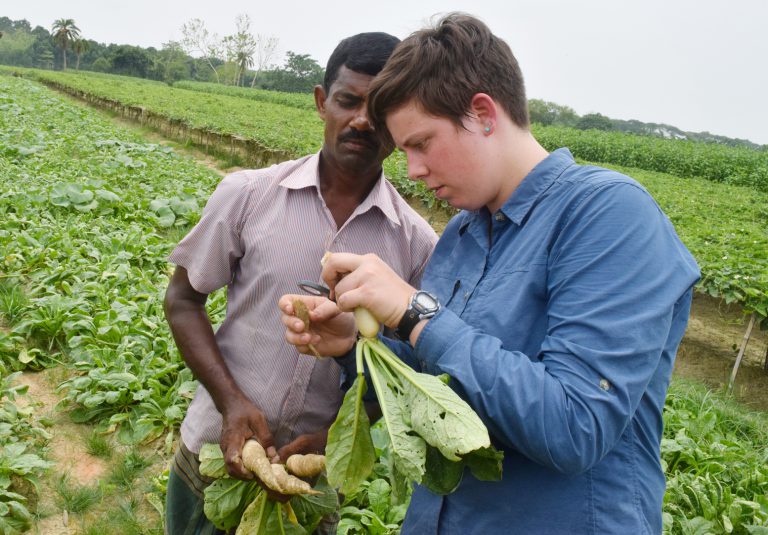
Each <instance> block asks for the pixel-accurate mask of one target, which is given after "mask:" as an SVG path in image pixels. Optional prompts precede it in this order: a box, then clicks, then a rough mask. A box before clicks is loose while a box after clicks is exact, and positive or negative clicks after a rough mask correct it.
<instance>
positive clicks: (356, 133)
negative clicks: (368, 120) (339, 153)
mask: <svg viewBox="0 0 768 535" xmlns="http://www.w3.org/2000/svg"><path fill="white" fill-rule="evenodd" d="M339 141H341V142H342V143H343V142H345V141H359V142H362V143H365V144H367V145H370V146H371V147H375V146H377V145H379V144H380V143H379V138H378V137H376V135H375V134H373V133H371V132H361V131H360V130H354V129H353V130H350V131H349V132H347V133H346V134H343V135H342V136H340V137H339Z"/></svg>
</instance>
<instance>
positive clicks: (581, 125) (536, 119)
mask: <svg viewBox="0 0 768 535" xmlns="http://www.w3.org/2000/svg"><path fill="white" fill-rule="evenodd" d="M528 111H529V113H530V116H531V122H533V123H538V124H543V125H554V126H567V127H571V128H578V129H579V130H603V131H617V132H625V133H629V134H636V135H641V136H653V137H661V138H666V139H688V140H691V141H699V142H703V143H717V144H720V145H728V146H731V147H748V148H751V149H762V150H768V145H758V144H757V143H753V142H752V141H749V140H747V139H737V138H730V137H726V136H718V135H716V134H711V133H709V132H686V131H683V130H681V129H680V128H677V127H676V126H672V125H668V124H663V123H645V122H642V121H638V120H636V119H630V120H624V119H612V118H610V117H606V116H605V115H602V114H600V113H587V114H585V115H581V116H580V115H579V114H577V113H576V112H575V111H574V110H573V109H572V108H569V107H568V106H562V105H560V104H555V103H554V102H547V101H545V100H539V99H530V100H529V101H528Z"/></svg>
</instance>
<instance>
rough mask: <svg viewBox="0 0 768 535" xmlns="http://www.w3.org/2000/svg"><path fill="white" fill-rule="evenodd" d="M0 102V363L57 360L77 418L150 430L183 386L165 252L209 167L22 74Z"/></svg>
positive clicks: (200, 192) (144, 434)
mask: <svg viewBox="0 0 768 535" xmlns="http://www.w3.org/2000/svg"><path fill="white" fill-rule="evenodd" d="M0 109H1V110H2V113H0V219H1V220H2V221H3V225H2V228H0V272H1V273H2V280H1V281H0V282H2V286H3V287H4V288H5V289H6V291H5V293H6V294H8V295H10V294H11V293H13V294H14V295H15V296H16V298H14V299H12V300H11V299H5V300H2V301H0V306H2V308H0V315H2V317H3V319H4V321H6V322H7V323H9V326H10V329H9V330H8V331H0V342H1V344H0V345H3V346H5V347H6V349H7V350H6V351H3V352H2V354H1V355H2V357H3V360H4V364H5V366H6V367H8V368H11V369H22V368H33V369H34V368H39V367H42V366H49V365H52V364H53V363H55V362H65V363H68V366H70V367H71V368H72V370H71V371H72V374H73V376H72V378H71V379H69V380H68V381H67V382H66V383H65V384H64V385H63V390H64V392H65V393H66V399H67V401H68V402H69V403H70V405H71V406H72V407H73V409H74V411H73V413H72V414H73V417H74V418H75V419H76V420H77V421H103V425H104V426H105V427H107V428H109V427H111V428H117V427H118V426H119V427H120V429H121V433H122V436H123V438H126V439H128V438H131V439H134V440H140V439H149V438H155V437H157V436H160V435H161V434H162V433H163V432H165V431H166V430H167V429H172V428H174V427H175V426H176V425H178V424H179V422H180V421H181V419H182V416H183V409H184V408H185V407H186V405H187V403H188V400H189V398H190V396H191V395H192V393H193V391H194V388H195V383H194V382H193V380H192V377H191V373H190V372H189V370H187V369H186V368H185V367H184V365H183V363H182V361H181V359H180V358H179V356H178V354H177V352H176V349H175V346H174V344H173V341H172V340H171V337H170V334H169V330H168V327H167V324H166V322H165V320H164V315H163V310H162V300H163V295H164V288H165V285H166V283H167V280H168V269H169V267H168V263H167V255H168V254H169V252H170V250H171V248H172V246H173V244H174V243H175V242H176V241H177V240H178V239H179V237H180V235H182V234H183V233H184V232H185V231H186V229H187V228H189V226H190V225H191V224H192V223H194V222H195V221H197V218H198V217H199V213H200V208H201V206H202V205H203V203H204V202H205V200H206V199H207V197H208V196H209V195H210V192H211V190H212V189H213V187H214V186H215V184H216V182H217V181H218V176H217V175H216V174H215V173H213V172H212V171H209V170H206V169H204V168H202V167H200V166H198V165H195V164H194V163H193V162H191V161H190V160H188V159H183V158H180V157H178V156H176V155H175V154H174V153H173V152H172V151H171V150H170V149H168V148H165V147H161V146H159V145H155V144H150V143H147V142H146V141H145V140H143V139H141V138H139V137H137V136H133V135H129V134H127V133H126V132H125V131H122V130H119V129H117V128H116V127H115V126H114V125H112V124H111V122H109V121H108V120H107V119H104V118H100V117H99V116H98V114H96V113H94V112H93V111H92V110H90V109H87V108H84V107H81V106H76V105H73V104H72V103H69V102H67V101H66V100H65V99H62V98H61V97H59V96H57V95H55V94H54V93H52V92H51V91H49V90H48V89H46V88H44V87H42V86H40V85H39V84H37V83H34V82H31V81H27V80H21V79H13V78H9V77H5V76H3V77H0ZM11 290H13V292H11ZM211 306H212V307H213V309H215V310H219V309H221V308H222V306H223V296H218V297H217V298H215V299H213V300H212V302H211ZM167 438H168V440H169V441H170V440H171V438H172V435H170V434H168V435H167ZM169 443H170V442H169Z"/></svg>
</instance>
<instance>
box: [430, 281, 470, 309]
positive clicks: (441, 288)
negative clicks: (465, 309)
mask: <svg viewBox="0 0 768 535" xmlns="http://www.w3.org/2000/svg"><path fill="white" fill-rule="evenodd" d="M422 288H423V289H424V290H426V291H428V292H430V293H433V294H434V295H435V296H436V297H437V299H438V300H439V301H440V304H441V305H442V306H444V307H445V308H448V309H450V310H454V307H453V305H454V304H455V301H454V296H456V295H457V294H458V293H459V289H460V288H461V280H460V279H458V278H456V277H445V276H442V275H432V276H430V277H429V279H428V280H424V284H423V285H422ZM456 301H460V300H456ZM454 312H455V310H454Z"/></svg>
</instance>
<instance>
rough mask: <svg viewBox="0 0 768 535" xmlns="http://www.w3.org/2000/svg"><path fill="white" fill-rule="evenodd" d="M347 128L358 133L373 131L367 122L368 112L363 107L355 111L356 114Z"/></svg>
mask: <svg viewBox="0 0 768 535" xmlns="http://www.w3.org/2000/svg"><path fill="white" fill-rule="evenodd" d="M349 126H351V127H352V128H354V129H355V130H359V131H365V130H372V129H373V128H372V127H371V122H370V121H369V120H368V112H367V110H366V108H365V106H362V107H360V108H359V109H358V110H357V113H355V116H354V117H353V118H352V121H351V122H350V123H349Z"/></svg>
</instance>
